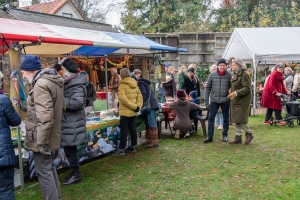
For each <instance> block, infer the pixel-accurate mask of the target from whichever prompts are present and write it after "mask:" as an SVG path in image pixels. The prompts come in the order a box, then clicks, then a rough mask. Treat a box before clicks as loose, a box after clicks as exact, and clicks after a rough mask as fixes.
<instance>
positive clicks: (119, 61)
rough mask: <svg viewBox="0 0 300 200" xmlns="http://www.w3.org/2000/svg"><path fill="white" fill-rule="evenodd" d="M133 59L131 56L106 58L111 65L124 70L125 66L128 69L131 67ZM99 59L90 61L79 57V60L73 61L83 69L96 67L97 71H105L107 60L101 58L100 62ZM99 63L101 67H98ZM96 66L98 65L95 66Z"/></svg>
mask: <svg viewBox="0 0 300 200" xmlns="http://www.w3.org/2000/svg"><path fill="white" fill-rule="evenodd" d="M131 58H132V57H131V56H130V55H128V54H127V55H125V57H124V58H121V57H120V58H114V57H113V58H106V59H107V62H108V63H109V64H111V65H112V66H114V67H117V68H123V66H124V65H125V66H126V67H127V68H129V67H130V59H131ZM98 59H99V58H94V59H88V58H83V57H82V58H81V57H77V58H73V60H74V61H75V62H76V63H77V64H79V65H81V66H82V67H90V66H94V67H95V69H100V70H102V71H105V67H104V66H103V65H104V62H105V58H100V59H99V62H98ZM97 63H98V65H99V66H97ZM95 64H96V65H95ZM107 70H108V71H110V69H107Z"/></svg>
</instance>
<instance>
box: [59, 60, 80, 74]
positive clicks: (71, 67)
mask: <svg viewBox="0 0 300 200" xmlns="http://www.w3.org/2000/svg"><path fill="white" fill-rule="evenodd" d="M62 66H64V67H65V68H66V69H67V70H68V72H71V73H78V67H77V65H76V63H75V62H74V61H73V60H71V59H66V60H64V62H63V63H62Z"/></svg>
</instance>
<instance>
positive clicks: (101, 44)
mask: <svg viewBox="0 0 300 200" xmlns="http://www.w3.org/2000/svg"><path fill="white" fill-rule="evenodd" d="M20 30H22V31H20ZM0 38H1V41H2V48H0V52H1V53H3V54H4V55H6V56H9V57H10V61H11V62H10V70H11V71H12V70H13V69H15V70H17V74H19V77H20V80H19V81H20V82H21V83H22V77H21V76H20V71H19V64H20V57H21V56H22V54H23V53H25V54H36V55H38V56H40V57H72V58H73V57H80V56H98V57H103V58H104V63H103V64H104V70H105V80H106V85H107V62H108V60H107V56H108V55H109V54H111V53H112V52H115V51H117V50H119V49H121V48H126V49H128V50H129V49H144V50H150V51H160V52H177V51H181V52H186V51H187V50H186V49H184V48H178V47H170V46H166V45H162V44H159V43H156V42H154V41H151V40H149V39H148V38H146V37H144V36H141V35H129V34H122V33H108V32H101V31H93V30H84V29H77V28H69V27H61V26H53V25H48V24H39V23H31V22H24V21H16V20H10V19H1V23H0ZM128 50H127V52H129V51H128ZM0 70H3V68H2V62H1V69H0ZM6 76H7V74H6ZM11 81H12V80H11ZM13 85H14V84H12V83H11V84H10V88H11V89H10V91H11V92H15V90H16V88H14V87H13ZM98 95H99V96H100V97H101V96H102V97H104V96H105V98H106V100H109V98H108V97H109V92H108V89H107V87H106V91H105V93H99V94H98ZM13 98H17V101H18V97H15V96H13V97H12V96H11V99H13ZM107 104H108V103H107ZM15 108H16V110H17V111H18V112H23V111H20V108H17V107H15ZM106 109H108V106H107V107H106ZM101 111H103V112H104V111H105V110H102V109H101ZM106 111H107V112H108V113H109V112H111V111H112V110H106ZM23 114H24V113H23ZM113 115H115V116H113ZM93 117H95V118H96V119H93V120H89V119H88V118H93ZM118 125H119V117H118V116H117V114H116V113H115V114H107V116H105V117H104V116H103V115H102V117H101V116H100V118H99V119H97V116H88V117H87V136H88V138H89V142H88V143H87V144H86V145H82V146H78V149H79V151H80V161H84V160H87V159H90V158H93V157H97V156H101V155H103V154H107V153H109V152H111V151H113V150H114V149H115V148H116V147H117V145H118V137H119V136H118V134H119V131H120V129H119V127H118ZM136 127H137V132H140V131H142V130H144V128H145V125H144V120H143V119H142V118H141V117H140V116H138V117H137V118H136ZM25 131H26V130H24V129H22V131H20V132H21V134H20V136H22V135H24V134H25ZM17 135H18V134H17ZM17 138H18V137H17ZM19 139H22V137H20V138H19ZM17 144H18V145H20V142H19V143H18V142H17ZM18 152H19V155H20V156H23V159H28V160H29V161H28V162H29V163H28V166H29V173H30V176H31V177H32V176H34V164H33V159H32V153H31V152H25V151H23V150H22V151H21V150H19V151H18ZM23 162H24V160H23ZM55 164H56V166H57V167H58V168H59V167H65V166H67V163H66V158H65V156H64V152H63V149H60V150H58V151H57V152H56V159H55Z"/></svg>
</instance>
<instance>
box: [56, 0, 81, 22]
mask: <svg viewBox="0 0 300 200" xmlns="http://www.w3.org/2000/svg"><path fill="white" fill-rule="evenodd" d="M63 13H70V14H72V15H73V18H75V19H82V20H84V19H83V18H82V17H81V15H80V14H79V13H78V11H77V10H76V9H75V8H74V6H73V5H72V4H71V3H70V2H68V3H66V4H65V5H64V6H63V7H62V8H61V9H59V10H58V11H57V12H56V13H55V15H59V16H63Z"/></svg>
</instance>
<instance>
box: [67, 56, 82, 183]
mask: <svg viewBox="0 0 300 200" xmlns="http://www.w3.org/2000/svg"><path fill="white" fill-rule="evenodd" d="M62 65H63V66H64V77H63V79H64V97H65V103H66V110H65V111H64V112H63V115H62V121H61V145H62V146H63V147H64V151H65V154H66V157H67V159H68V161H69V165H70V169H71V175H70V176H67V177H66V179H65V181H64V182H63V185H70V184H73V183H77V182H80V181H81V177H80V174H79V157H78V151H77V146H78V145H82V144H86V143H87V135H86V120H85V110H84V108H85V105H86V95H87V92H86V83H87V81H86V77H85V75H83V74H78V68H77V66H76V64H75V63H74V62H73V61H72V60H70V59H66V60H65V61H64V62H63V63H62Z"/></svg>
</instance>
